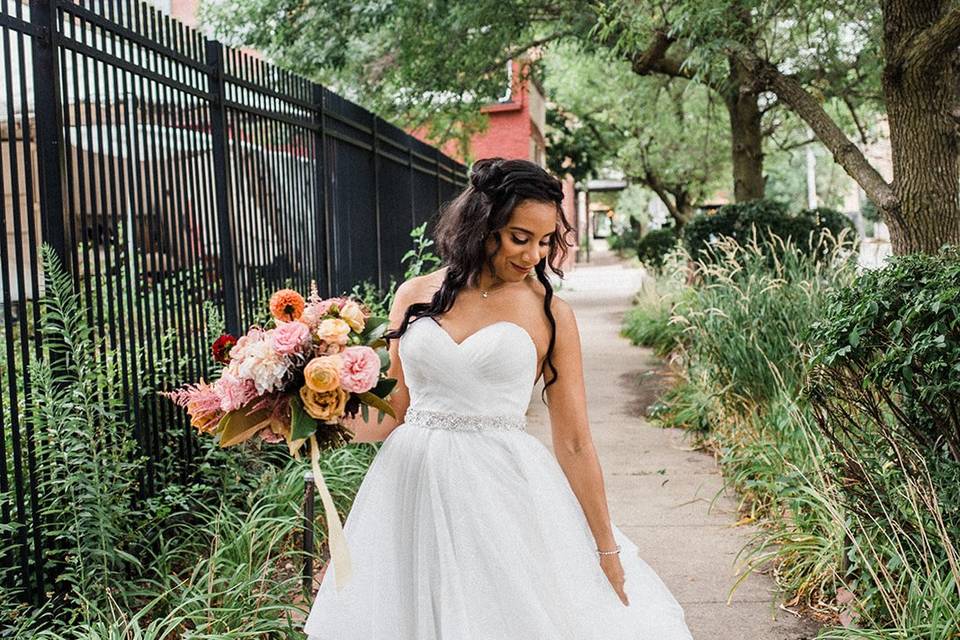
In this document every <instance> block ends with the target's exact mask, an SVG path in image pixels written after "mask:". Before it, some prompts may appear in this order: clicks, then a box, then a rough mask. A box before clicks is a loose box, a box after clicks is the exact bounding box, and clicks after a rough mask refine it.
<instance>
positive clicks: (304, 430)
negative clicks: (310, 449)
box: [290, 394, 318, 441]
mask: <svg viewBox="0 0 960 640" xmlns="http://www.w3.org/2000/svg"><path fill="white" fill-rule="evenodd" d="M317 426H318V420H317V419H316V418H314V417H313V416H311V415H310V414H309V413H307V410H306V409H304V408H303V399H302V398H301V397H300V395H299V394H293V395H291V396H290V439H291V440H294V441H296V440H305V439H307V438H309V437H310V436H312V435H313V433H314V432H315V431H316V430H317Z"/></svg>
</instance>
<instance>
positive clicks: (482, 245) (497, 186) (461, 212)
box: [384, 158, 574, 404]
mask: <svg viewBox="0 0 960 640" xmlns="http://www.w3.org/2000/svg"><path fill="white" fill-rule="evenodd" d="M525 200H533V201H536V202H542V203H545V204H553V205H554V206H555V207H556V210H557V227H556V230H555V231H554V232H553V234H552V235H551V236H550V249H549V252H548V254H547V256H546V257H545V258H543V259H542V260H540V262H538V263H537V264H536V266H535V267H534V271H535V272H536V274H537V280H539V281H540V283H541V284H542V285H543V287H544V289H545V290H546V295H545V296H544V299H543V310H544V314H545V315H546V317H547V320H548V321H549V323H550V343H549V346H548V347H547V353H546V356H545V357H544V362H543V368H544V372H545V371H546V370H547V368H549V369H550V373H551V374H552V377H551V378H550V380H549V381H547V376H546V373H544V380H545V384H544V386H543V390H542V391H541V400H542V401H543V402H544V404H546V402H547V401H546V395H545V394H546V390H547V387H549V386H550V385H551V384H553V383H554V382H556V380H557V377H558V375H559V374H558V372H557V368H556V367H555V366H554V364H553V358H552V356H553V347H554V344H555V343H556V334H557V323H556V320H555V319H554V317H553V312H552V310H551V301H552V300H553V287H552V286H551V285H550V279H549V277H548V276H547V269H548V268H549V269H550V270H551V271H553V272H554V273H555V274H557V276H559V277H560V278H563V271H562V270H561V269H560V268H559V267H558V266H557V265H558V264H560V263H562V262H563V260H564V259H565V258H566V256H567V253H568V250H569V245H568V243H567V240H566V238H567V235H568V234H570V233H572V232H574V229H573V227H572V226H571V225H570V222H569V221H568V220H567V219H566V216H564V214H563V208H562V207H561V203H562V201H563V186H562V184H561V183H560V181H559V180H558V179H557V178H555V177H553V176H551V175H550V174H549V173H547V172H546V171H545V170H544V169H543V168H542V167H540V166H539V165H537V164H534V163H533V162H529V161H527V160H504V159H503V158H487V159H484V160H477V161H476V162H475V163H473V166H472V167H471V168H470V184H469V185H467V187H466V188H465V189H464V190H463V191H462V192H460V194H459V195H458V196H457V197H456V198H455V199H453V200H451V201H450V202H449V203H447V204H445V205H444V206H443V207H442V208H441V210H440V219H439V221H438V223H437V227H436V231H435V234H434V235H435V241H436V244H437V249H438V251H439V253H440V258H441V260H442V263H443V266H446V267H448V269H447V273H446V277H445V278H444V280H443V283H442V284H441V285H440V288H439V289H437V291H436V292H435V293H434V295H433V299H432V300H431V301H430V302H417V303H414V304H411V305H410V306H409V307H408V308H407V310H406V311H405V313H404V317H403V323H402V324H401V325H400V326H399V327H398V328H397V329H396V330H395V331H391V332H388V333H385V334H384V337H385V338H386V339H387V340H388V341H389V340H393V339H399V338H400V336H402V335H403V334H404V332H406V330H407V327H408V326H409V324H410V322H411V321H413V320H416V319H418V318H421V317H434V316H438V315H442V314H444V313H446V312H447V311H449V310H450V308H451V307H452V306H453V303H454V300H456V297H457V294H458V293H459V291H460V290H461V289H463V288H464V287H465V286H476V285H477V284H478V283H479V279H480V273H481V269H483V268H484V267H486V268H487V269H488V270H489V273H490V275H491V276H493V275H494V274H495V270H494V266H493V260H492V256H487V254H486V240H487V238H488V237H489V236H490V234H493V237H494V239H495V241H496V243H497V249H496V250H497V251H498V250H499V249H500V236H499V235H498V234H496V233H495V232H496V231H498V230H499V229H501V228H503V227H505V226H506V225H507V223H508V222H509V221H510V216H511V215H512V214H513V210H514V209H515V208H516V207H517V206H518V205H519V204H520V203H522V202H524V201H525ZM538 373H539V372H538Z"/></svg>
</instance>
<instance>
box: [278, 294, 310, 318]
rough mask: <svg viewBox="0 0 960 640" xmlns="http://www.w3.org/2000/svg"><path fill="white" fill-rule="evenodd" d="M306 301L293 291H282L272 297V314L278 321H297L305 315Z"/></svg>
mask: <svg viewBox="0 0 960 640" xmlns="http://www.w3.org/2000/svg"><path fill="white" fill-rule="evenodd" d="M304 305H306V300H304V299H303V296H301V295H300V294H299V293H297V292H296V291H294V290H293V289H280V290H279V291H277V292H276V293H274V294H273V295H272V296H270V313H271V314H273V317H274V318H276V319H277V320H286V321H287V322H290V321H293V320H296V319H297V318H299V317H300V315H301V314H302V313H303V307H304Z"/></svg>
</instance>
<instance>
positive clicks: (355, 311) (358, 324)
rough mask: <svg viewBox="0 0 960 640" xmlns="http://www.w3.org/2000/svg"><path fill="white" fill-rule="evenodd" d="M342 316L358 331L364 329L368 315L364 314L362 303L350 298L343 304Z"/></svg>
mask: <svg viewBox="0 0 960 640" xmlns="http://www.w3.org/2000/svg"><path fill="white" fill-rule="evenodd" d="M340 317H341V318H343V319H344V320H345V321H346V323H347V324H349V325H350V328H351V329H353V330H354V331H356V332H357V333H360V332H361V331H363V326H364V325H365V324H366V316H364V314H363V309H361V308H360V305H359V304H357V303H356V302H354V301H353V300H348V301H347V302H345V303H343V306H342V307H340Z"/></svg>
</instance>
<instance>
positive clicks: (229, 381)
mask: <svg viewBox="0 0 960 640" xmlns="http://www.w3.org/2000/svg"><path fill="white" fill-rule="evenodd" d="M216 389H217V395H218V396H220V409H221V410H222V411H224V412H229V411H235V410H237V409H239V408H240V407H242V406H244V405H245V404H247V403H248V402H250V401H251V400H253V399H254V398H255V397H256V395H257V389H256V387H255V386H254V384H253V381H252V380H245V379H241V378H238V377H237V376H235V375H233V373H231V372H230V371H229V370H224V371H223V373H221V374H220V379H219V380H217V382H216Z"/></svg>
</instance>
